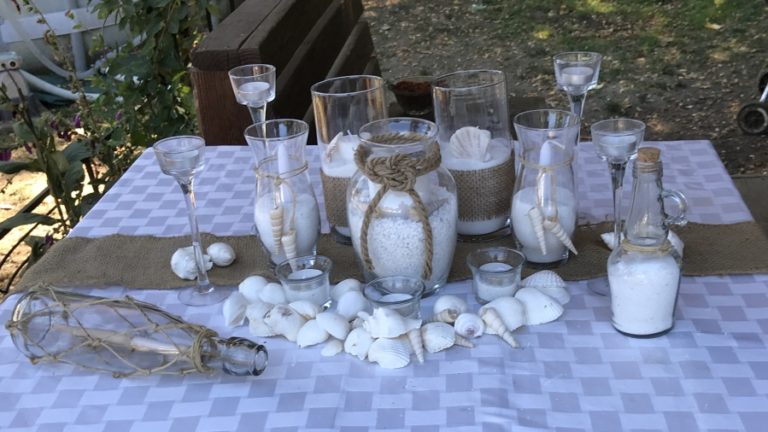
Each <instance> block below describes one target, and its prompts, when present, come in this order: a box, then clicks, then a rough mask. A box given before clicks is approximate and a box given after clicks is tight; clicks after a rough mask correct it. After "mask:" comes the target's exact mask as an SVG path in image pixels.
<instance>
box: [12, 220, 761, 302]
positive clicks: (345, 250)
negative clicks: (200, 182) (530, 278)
mask: <svg viewBox="0 0 768 432" xmlns="http://www.w3.org/2000/svg"><path fill="white" fill-rule="evenodd" d="M612 226H613V225H612V224H611V223H601V224H597V225H588V226H581V227H579V228H578V229H577V230H576V233H575V234H574V243H575V244H576V247H577V248H578V250H579V255H578V256H575V257H571V258H570V259H569V260H568V262H567V263H566V264H564V265H562V266H560V267H558V268H557V269H555V270H556V271H557V273H558V274H560V276H562V277H563V278H564V279H566V280H584V279H591V278H594V277H599V276H604V275H605V273H606V261H607V259H608V255H609V253H610V251H609V250H608V248H606V247H605V245H604V244H603V242H602V240H601V239H600V234H601V233H604V232H608V231H610V230H611V229H612ZM677 232H678V234H679V235H680V237H681V238H682V239H683V241H684V242H685V256H684V259H683V274H684V275H686V276H708V275H725V274H753V273H768V259H766V257H768V238H766V235H765V234H764V233H763V231H762V230H761V229H760V226H759V225H758V224H757V223H755V222H744V223H738V224H732V225H704V224H697V223H689V224H688V225H687V226H686V227H685V228H682V229H680V230H677ZM214 241H225V242H227V243H229V244H230V245H231V246H232V247H233V248H234V249H235V252H236V253H237V260H236V261H235V262H234V264H232V265H231V266H229V267H225V268H218V267H214V269H213V270H211V271H210V273H209V275H210V279H211V281H212V282H213V283H214V284H217V285H221V286H233V285H237V284H238V283H239V282H240V281H241V280H243V279H244V278H245V277H246V276H249V275H253V274H258V275H262V276H265V277H269V278H274V277H273V275H272V271H271V269H270V268H269V265H268V263H269V260H268V257H267V254H266V253H265V252H264V251H263V249H262V247H261V245H260V243H259V241H258V239H257V238H256V237H255V236H236V237H217V236H213V235H210V234H203V243H204V244H205V245H208V244H211V243H212V242H214ZM188 244H189V237H188V236H183V237H149V236H124V235H111V236H107V237H100V238H95V239H92V238H84V237H68V238H65V239H63V240H61V241H59V242H58V243H56V244H55V245H54V246H53V247H52V248H51V250H49V251H48V252H47V253H46V254H45V255H44V256H43V258H42V259H41V260H40V261H39V262H38V263H36V264H35V265H34V266H32V267H31V268H30V269H29V271H27V272H26V274H25V275H24V277H23V278H22V280H21V281H20V282H19V284H18V285H17V287H16V290H24V289H27V288H29V287H31V286H34V285H36V284H38V283H47V284H53V285H57V286H62V287H69V286H78V287H102V286H110V285H118V286H124V287H126V288H150V289H168V288H179V287H185V286H191V285H193V284H194V283H193V282H192V281H185V280H181V279H179V278H177V277H176V276H175V275H174V274H173V272H172V271H171V268H170V257H171V255H172V254H173V252H174V251H175V250H176V249H177V248H179V247H183V246H187V245H188ZM488 246H509V247H514V242H513V240H512V238H511V237H509V236H507V237H504V238H502V239H499V240H496V241H491V242H484V243H462V242H459V243H458V244H457V247H456V253H455V254H454V260H453V266H452V268H451V273H450V277H449V280H450V281H457V280H462V279H466V278H469V277H470V276H471V275H470V272H469V269H468V268H467V266H466V264H465V261H464V260H465V259H466V256H467V254H468V253H469V252H470V251H472V250H475V249H477V248H481V247H488ZM318 253H319V254H322V255H326V256H328V257H330V258H331V259H332V260H333V272H332V279H333V280H334V281H339V280H342V279H345V278H348V277H354V278H357V279H362V275H361V273H360V270H359V266H358V264H357V262H356V260H355V255H354V251H353V249H352V247H351V246H344V245H340V244H337V243H335V242H334V241H333V239H332V237H331V236H330V235H323V236H321V238H320V240H319V242H318ZM529 273H531V270H530V269H526V270H525V272H524V274H529Z"/></svg>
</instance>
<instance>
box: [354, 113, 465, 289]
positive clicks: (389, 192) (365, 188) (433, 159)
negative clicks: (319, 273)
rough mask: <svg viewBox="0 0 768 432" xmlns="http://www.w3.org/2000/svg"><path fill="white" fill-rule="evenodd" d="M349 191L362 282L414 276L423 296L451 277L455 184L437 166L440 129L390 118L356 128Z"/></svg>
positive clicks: (427, 124) (456, 205)
mask: <svg viewBox="0 0 768 432" xmlns="http://www.w3.org/2000/svg"><path fill="white" fill-rule="evenodd" d="M359 135H360V139H361V141H360V145H359V146H358V149H357V152H356V153H355V163H356V165H357V168H358V172H357V173H356V174H355V176H354V177H353V178H352V180H351V182H350V187H349V189H348V193H347V202H348V205H347V216H348V220H349V227H350V231H351V234H352V244H353V246H354V249H355V253H356V255H357V258H358V260H359V263H360V265H361V266H362V268H363V273H364V275H365V278H366V280H367V281H370V280H373V279H375V278H378V277H383V276H413V277H420V278H421V279H422V280H424V281H425V290H424V295H425V296H428V295H431V294H433V293H435V292H436V291H437V289H439V288H440V287H441V286H442V285H444V284H445V282H446V281H447V279H448V273H449V271H450V268H451V263H452V261H453V253H454V250H455V248H456V223H457V219H458V200H457V195H456V183H455V182H454V180H453V177H452V176H451V174H450V173H449V172H448V170H446V169H445V168H442V167H441V166H440V161H441V158H440V147H439V145H438V143H437V126H436V125H435V124H434V123H432V122H430V121H426V120H421V119H416V118H390V119H385V120H378V121H374V122H371V123H368V124H366V125H365V126H363V127H362V128H360V133H359Z"/></svg>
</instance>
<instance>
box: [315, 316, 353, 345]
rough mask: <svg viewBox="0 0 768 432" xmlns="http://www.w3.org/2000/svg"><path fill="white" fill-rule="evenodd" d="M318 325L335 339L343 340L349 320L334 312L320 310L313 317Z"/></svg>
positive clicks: (348, 327) (347, 330) (345, 336)
mask: <svg viewBox="0 0 768 432" xmlns="http://www.w3.org/2000/svg"><path fill="white" fill-rule="evenodd" d="M315 319H316V320H317V323H318V324H319V325H320V327H321V328H322V329H323V330H325V331H327V332H328V333H329V334H330V335H331V336H333V337H335V338H336V339H340V340H344V339H346V338H347V335H348V334H349V330H350V326H349V322H348V321H347V319H346V318H344V317H343V316H341V315H339V314H337V313H336V312H330V311H325V312H320V313H319V314H317V316H316V317H315Z"/></svg>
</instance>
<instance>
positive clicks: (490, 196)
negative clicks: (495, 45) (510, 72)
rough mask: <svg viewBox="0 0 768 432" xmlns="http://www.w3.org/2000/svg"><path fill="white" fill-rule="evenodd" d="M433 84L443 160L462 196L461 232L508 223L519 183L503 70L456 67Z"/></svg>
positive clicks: (479, 232) (477, 232) (475, 232)
mask: <svg viewBox="0 0 768 432" xmlns="http://www.w3.org/2000/svg"><path fill="white" fill-rule="evenodd" d="M433 89H434V90H433V92H432V94H433V99H434V106H435V122H436V123H437V126H438V130H439V131H438V135H437V137H438V141H439V142H440V149H441V151H442V155H443V166H444V167H446V168H447V169H448V170H449V171H450V172H451V175H453V178H454V180H455V181H456V188H457V193H458V197H459V222H458V225H457V232H458V233H459V234H460V235H462V236H463V237H466V236H478V235H483V234H488V233H492V232H494V231H497V230H499V229H502V228H504V227H505V226H507V221H508V219H509V208H510V197H511V196H512V189H513V187H514V183H515V163H514V158H513V157H512V140H511V139H510V134H509V115H508V111H507V86H506V79H505V77H504V73H503V72H502V71H497V70H470V71H459V72H454V73H450V74H447V75H443V76H441V77H438V78H437V79H436V80H435V81H434V83H433Z"/></svg>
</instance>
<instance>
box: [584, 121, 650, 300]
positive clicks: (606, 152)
mask: <svg viewBox="0 0 768 432" xmlns="http://www.w3.org/2000/svg"><path fill="white" fill-rule="evenodd" d="M591 131H592V142H593V143H594V145H595V152H596V153H597V156H598V157H600V159H602V160H604V161H606V162H608V168H609V169H610V171H611V185H612V186H613V221H614V222H613V235H614V243H613V244H614V248H617V247H618V246H619V243H621V229H622V227H621V197H622V195H623V191H624V188H623V185H624V173H625V171H626V168H627V163H628V162H629V160H630V159H633V158H634V157H635V156H637V149H638V147H639V146H640V143H641V142H642V141H643V136H644V134H645V123H643V122H641V121H639V120H632V119H626V118H619V119H609V120H602V121H599V122H597V123H595V124H593V125H592V128H591ZM596 292H597V293H598V294H605V295H607V294H608V292H607V290H606V291H605V292H601V291H599V290H596Z"/></svg>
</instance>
